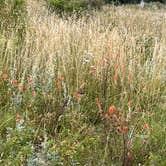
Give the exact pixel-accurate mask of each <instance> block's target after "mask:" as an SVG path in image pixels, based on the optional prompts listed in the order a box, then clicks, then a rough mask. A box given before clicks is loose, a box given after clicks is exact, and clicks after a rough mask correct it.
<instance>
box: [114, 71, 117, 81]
mask: <svg viewBox="0 0 166 166" xmlns="http://www.w3.org/2000/svg"><path fill="white" fill-rule="evenodd" d="M114 83H115V84H117V74H116V73H115V74H114Z"/></svg>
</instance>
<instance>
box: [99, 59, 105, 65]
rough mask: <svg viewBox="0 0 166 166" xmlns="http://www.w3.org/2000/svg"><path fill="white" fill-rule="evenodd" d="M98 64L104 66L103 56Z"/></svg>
mask: <svg viewBox="0 0 166 166" xmlns="http://www.w3.org/2000/svg"><path fill="white" fill-rule="evenodd" d="M99 64H100V66H104V58H102V59H101V60H100V61H99Z"/></svg>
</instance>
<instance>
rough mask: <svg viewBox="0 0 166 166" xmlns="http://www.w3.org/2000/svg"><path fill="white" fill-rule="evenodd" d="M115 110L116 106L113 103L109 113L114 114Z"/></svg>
mask: <svg viewBox="0 0 166 166" xmlns="http://www.w3.org/2000/svg"><path fill="white" fill-rule="evenodd" d="M115 110H116V107H115V106H114V105H112V106H111V107H110V108H109V113H110V114H111V115H113V114H114V112H115Z"/></svg>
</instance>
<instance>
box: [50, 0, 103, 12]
mask: <svg viewBox="0 0 166 166" xmlns="http://www.w3.org/2000/svg"><path fill="white" fill-rule="evenodd" d="M47 4H48V7H49V8H50V9H52V10H54V11H57V12H58V13H62V12H67V13H73V12H80V11H83V10H86V9H90V8H100V7H101V6H102V4H103V0H90V1H88V0H79V1H78V0H47Z"/></svg>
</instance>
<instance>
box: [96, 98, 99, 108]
mask: <svg viewBox="0 0 166 166" xmlns="http://www.w3.org/2000/svg"><path fill="white" fill-rule="evenodd" d="M96 105H97V106H98V105H99V98H96Z"/></svg>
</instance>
